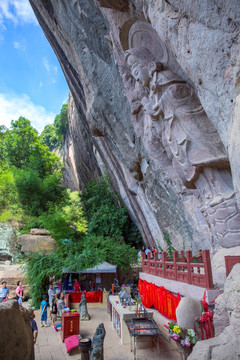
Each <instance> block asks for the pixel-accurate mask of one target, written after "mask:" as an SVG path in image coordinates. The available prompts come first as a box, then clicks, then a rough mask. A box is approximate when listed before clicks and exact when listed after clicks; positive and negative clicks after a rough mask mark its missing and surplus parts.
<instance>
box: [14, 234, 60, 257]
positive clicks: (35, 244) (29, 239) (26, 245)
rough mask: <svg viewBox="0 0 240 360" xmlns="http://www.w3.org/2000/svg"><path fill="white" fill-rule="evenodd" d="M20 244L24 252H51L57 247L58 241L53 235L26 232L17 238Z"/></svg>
mask: <svg viewBox="0 0 240 360" xmlns="http://www.w3.org/2000/svg"><path fill="white" fill-rule="evenodd" d="M17 242H18V244H20V245H21V251H22V252H24V253H31V252H39V251H45V252H51V251H53V250H55V249H56V245H57V244H56V242H55V240H54V239H53V238H52V237H51V236H45V235H30V234H24V235H20V236H19V237H18V238H17Z"/></svg>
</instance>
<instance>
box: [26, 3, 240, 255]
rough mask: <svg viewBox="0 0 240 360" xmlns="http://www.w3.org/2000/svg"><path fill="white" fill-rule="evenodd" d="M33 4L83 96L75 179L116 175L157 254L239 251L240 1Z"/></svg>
mask: <svg viewBox="0 0 240 360" xmlns="http://www.w3.org/2000/svg"><path fill="white" fill-rule="evenodd" d="M30 3H31V5H32V7H33V10H34V12H35V14H36V16H37V18H38V20H39V23H40V25H41V27H42V29H43V31H44V32H45V34H46V36H47V38H48V40H49V42H50V44H51V45H52V47H53V49H54V51H55V53H56V55H57V57H58V59H59V61H60V64H61V66H62V69H63V71H64V74H65V76H66V79H67V81H68V84H69V87H70V90H71V93H72V97H73V100H71V103H70V114H72V115H71V117H70V123H69V130H68V134H67V135H68V136H67V139H66V144H65V150H64V152H65V155H64V156H65V160H66V164H67V172H66V174H65V182H66V183H69V184H70V187H71V188H74V189H76V188H77V187H79V188H82V186H83V185H84V183H85V182H87V181H88V180H89V178H91V177H95V176H97V175H98V174H99V173H100V169H101V170H102V169H106V170H107V172H108V173H109V174H110V176H111V178H112V181H113V185H114V186H115V187H117V188H118V189H119V192H120V194H121V197H122V199H123V201H124V202H125V204H126V205H127V207H128V209H129V212H130V214H131V216H132V218H133V219H134V221H135V223H136V224H137V225H138V226H139V228H140V229H141V232H142V234H143V236H144V239H145V242H146V244H147V245H150V246H156V245H158V244H161V246H162V247H164V241H163V236H162V234H163V231H165V230H168V232H169V233H170V237H171V240H172V243H173V245H174V246H175V247H176V248H177V249H180V248H183V247H185V248H187V249H191V248H192V249H194V250H197V249H199V248H209V247H211V248H213V250H214V251H215V250H217V249H219V248H221V247H225V248H226V247H227V248H230V247H233V246H238V245H240V221H239V219H240V213H239V208H238V206H237V201H238V199H239V196H238V191H239V187H240V181H239V177H238V172H239V170H238V169H239V158H240V157H239V156H238V153H239V148H240V146H239V142H240V140H239V139H240V137H239V136H237V135H236V132H237V133H238V134H239V128H238V126H239V125H237V124H238V122H237V119H238V114H237V113H235V111H236V99H237V95H238V93H239V64H238V62H237V56H238V53H239V18H238V17H237V14H238V13H239V10H240V3H239V2H238V1H237V0H231V1H228V2H224V1H222V0H219V1H218V2H216V1H213V0H204V1H201V2H198V3H197V2H190V1H187V0H184V1H181V2H179V1H175V0H170V1H165V0H157V1H145V2H143V1H142V0H135V1H134V0H133V1H120V2H118V1H107V0H103V1H93V0H90V1H87V2H86V1H84V0H72V1H68V0H62V1H61V2H58V1H57V0H48V1H46V0H44V1H43V0H30ZM143 47H144V48H146V49H147V50H144V49H143ZM136 71H137V72H136ZM74 103H75V104H74ZM234 114H235V115H234ZM233 127H234V131H233ZM232 143H234V147H233V145H232ZM229 149H230V156H229V153H228V150H229ZM230 165H231V169H232V174H233V176H234V178H233V179H232V174H231V171H230ZM69 173H70V175H69ZM233 180H234V181H233ZM233 183H234V188H233Z"/></svg>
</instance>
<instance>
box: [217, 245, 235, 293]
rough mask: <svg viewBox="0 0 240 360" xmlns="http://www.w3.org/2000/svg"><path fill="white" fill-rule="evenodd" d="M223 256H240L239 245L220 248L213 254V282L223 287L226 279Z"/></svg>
mask: <svg viewBox="0 0 240 360" xmlns="http://www.w3.org/2000/svg"><path fill="white" fill-rule="evenodd" d="M225 256H240V246H235V247H233V248H230V249H220V250H219V251H217V252H216V254H214V256H213V258H212V260H211V265H212V272H213V282H214V283H215V284H216V286H217V287H221V288H222V287H223V285H224V283H225V281H226V266H225Z"/></svg>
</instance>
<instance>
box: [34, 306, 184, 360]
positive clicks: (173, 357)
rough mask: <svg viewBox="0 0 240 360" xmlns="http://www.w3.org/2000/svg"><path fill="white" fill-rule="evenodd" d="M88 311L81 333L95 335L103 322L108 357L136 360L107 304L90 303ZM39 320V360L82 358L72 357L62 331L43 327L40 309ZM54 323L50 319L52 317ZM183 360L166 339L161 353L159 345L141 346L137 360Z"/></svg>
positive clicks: (37, 349) (105, 353)
mask: <svg viewBox="0 0 240 360" xmlns="http://www.w3.org/2000/svg"><path fill="white" fill-rule="evenodd" d="M88 312H89V314H90V316H91V320H90V321H82V322H80V334H81V335H82V336H83V337H91V338H92V337H93V335H94V333H95V330H96V328H97V326H98V325H99V324H100V323H101V322H103V323H104V326H105V329H106V336H105V340H104V360H133V353H131V351H130V345H122V344H121V343H120V339H119V337H118V335H117V334H116V332H115V331H114V330H113V327H112V323H111V321H110V315H109V314H108V313H107V310H106V305H104V304H89V306H88ZM35 314H36V321H37V324H38V327H39V329H38V330H39V333H38V339H37V343H36V345H35V359H36V360H65V359H68V360H69V359H76V360H77V359H78V360H80V359H81V355H80V354H79V353H75V354H73V355H71V356H69V355H68V354H67V352H66V347H65V344H64V343H62V340H61V336H60V331H59V332H56V331H55V330H54V329H53V328H52V327H48V328H41V327H40V312H39V311H35ZM49 323H50V320H49ZM157 359H161V360H180V359H181V356H180V354H179V353H178V352H177V351H176V349H175V348H174V347H173V346H172V344H170V343H169V342H168V341H166V340H165V339H164V338H161V339H160V353H159V355H158V354H157V351H156V348H147V349H138V350H137V360H157Z"/></svg>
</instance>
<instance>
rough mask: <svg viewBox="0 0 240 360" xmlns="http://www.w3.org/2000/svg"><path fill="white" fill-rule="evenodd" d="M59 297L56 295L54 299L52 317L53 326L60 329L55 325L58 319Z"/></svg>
mask: <svg viewBox="0 0 240 360" xmlns="http://www.w3.org/2000/svg"><path fill="white" fill-rule="evenodd" d="M57 311H58V309H57V299H56V297H55V298H53V299H52V312H51V319H52V327H53V328H54V329H55V330H56V331H58V329H57V327H56V325H55V321H56V320H57Z"/></svg>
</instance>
